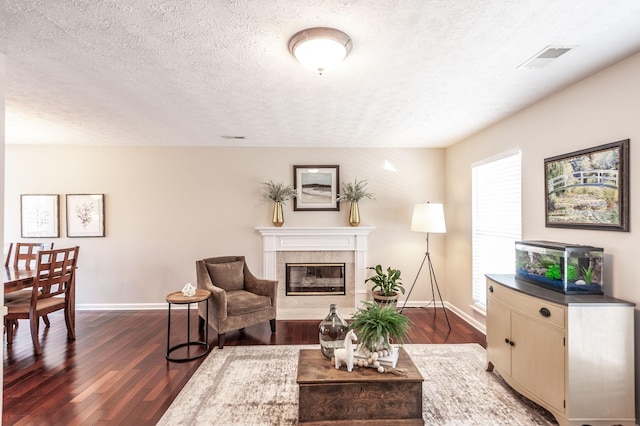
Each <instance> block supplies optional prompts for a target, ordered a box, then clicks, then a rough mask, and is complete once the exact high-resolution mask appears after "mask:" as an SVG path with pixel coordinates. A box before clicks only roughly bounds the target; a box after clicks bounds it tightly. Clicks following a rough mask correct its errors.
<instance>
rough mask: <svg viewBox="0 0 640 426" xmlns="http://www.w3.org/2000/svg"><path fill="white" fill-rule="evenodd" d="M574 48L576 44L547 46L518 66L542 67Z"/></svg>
mask: <svg viewBox="0 0 640 426" xmlns="http://www.w3.org/2000/svg"><path fill="white" fill-rule="evenodd" d="M574 48H575V46H547V47H545V48H544V49H542V50H541V51H540V52H538V53H536V54H535V55H533V56H532V57H531V58H529V59H527V60H526V61H525V62H524V63H522V64H521V65H519V66H518V68H542V67H544V66H545V65H547V64H548V63H550V62H552V61H554V60H556V59H558V58H559V57H560V56H562V55H564V54H565V53H567V52H568V51H570V50H572V49H574Z"/></svg>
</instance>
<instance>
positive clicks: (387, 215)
mask: <svg viewBox="0 0 640 426" xmlns="http://www.w3.org/2000/svg"><path fill="white" fill-rule="evenodd" d="M385 160H386V161H389V162H390V163H391V164H392V165H393V166H395V167H396V169H397V172H391V171H388V170H385V169H384V168H383V165H384V163H385ZM296 164H298V165H299V164H317V165H333V164H337V165H339V166H340V178H341V181H342V182H344V181H347V180H352V179H353V178H354V177H357V178H359V179H367V180H368V181H369V188H370V189H371V191H372V192H374V195H375V198H376V199H375V200H364V201H362V202H361V203H360V213H361V217H362V225H368V226H375V227H376V229H375V230H374V231H373V232H372V234H371V236H370V240H369V241H370V244H369V263H370V264H371V265H375V264H377V263H381V264H383V265H384V266H393V267H396V268H399V269H401V270H402V272H403V276H404V277H405V284H406V285H407V286H409V285H410V284H411V282H412V281H413V278H414V275H415V274H416V273H417V270H418V267H419V263H420V261H421V259H422V256H423V255H424V250H425V242H424V237H425V236H424V235H423V234H418V233H415V232H411V231H410V230H409V227H410V221H411V214H412V210H413V204H414V203H418V202H425V201H427V200H431V201H434V202H436V201H442V200H443V197H444V179H443V176H444V150H443V149H290V148H282V149H280V148H176V147H160V148H150V147H107V146H91V147H72V146H17V145H7V159H6V172H7V185H6V188H5V190H6V193H5V241H7V242H8V241H16V240H19V239H20V194H29V193H31V194H60V195H61V221H60V228H61V238H59V239H55V240H54V242H55V245H56V246H59V247H63V246H70V245H75V244H78V245H80V247H81V248H80V258H79V270H78V281H77V282H78V288H77V303H78V307H79V309H82V308H83V307H84V308H86V307H88V306H90V305H99V306H106V305H110V306H109V308H115V307H140V306H141V305H142V304H157V305H154V306H156V307H161V308H166V306H165V305H164V297H165V295H166V294H167V293H170V292H172V291H177V290H180V289H181V288H182V286H184V284H185V283H187V282H192V283H194V284H195V261H196V260H197V259H201V258H203V257H209V256H217V255H245V256H246V257H247V262H248V265H249V267H250V269H251V270H252V271H253V272H254V273H256V274H257V275H261V274H262V241H261V237H260V234H259V233H258V232H257V231H256V230H255V229H254V227H255V226H269V225H271V214H272V204H271V203H269V202H263V201H261V194H262V185H261V183H262V182H264V181H266V180H274V181H276V182H278V181H282V182H285V183H291V184H292V183H293V165H296ZM83 193H104V194H105V208H106V235H107V236H106V238H66V225H65V224H66V221H65V209H64V194H83ZM348 210H349V209H348V205H343V206H342V208H341V210H340V211H339V212H306V211H304V212H300V211H296V212H294V211H293V207H292V204H291V203H288V204H287V205H286V206H285V224H284V226H316V225H319V226H348V213H349V212H348ZM444 242H445V240H444V237H440V236H438V237H434V239H433V246H432V252H433V253H434V263H436V268H440V270H442V271H443V272H444V260H443V256H444ZM426 279H427V275H426V274H424V272H423V274H422V280H423V281H424V282H423V283H421V284H420V285H417V286H416V290H414V292H413V294H412V295H411V301H412V302H419V301H424V300H429V299H430V298H431V294H430V292H427V288H426ZM130 304H131V305H130ZM94 307H95V306H94ZM319 319H320V318H319Z"/></svg>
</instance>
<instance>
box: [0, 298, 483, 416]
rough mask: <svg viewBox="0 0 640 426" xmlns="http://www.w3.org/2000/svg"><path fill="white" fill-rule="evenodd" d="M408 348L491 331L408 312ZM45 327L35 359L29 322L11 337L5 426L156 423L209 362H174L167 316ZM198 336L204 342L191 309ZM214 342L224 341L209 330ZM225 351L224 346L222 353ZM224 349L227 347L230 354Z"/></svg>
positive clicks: (181, 328) (257, 334)
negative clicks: (71, 335) (69, 330)
mask: <svg viewBox="0 0 640 426" xmlns="http://www.w3.org/2000/svg"><path fill="white" fill-rule="evenodd" d="M404 313H405V314H406V315H407V316H409V318H410V319H411V321H412V322H413V326H412V328H411V333H410V336H409V337H410V342H409V343H479V344H481V345H483V346H486V340H485V336H484V334H482V333H481V332H479V331H477V330H476V329H474V328H473V327H471V326H470V325H469V324H467V323H466V322H465V321H463V320H462V319H461V318H459V317H458V316H457V315H455V314H454V313H452V312H450V311H448V315H449V320H450V322H451V326H452V330H451V332H449V331H448V329H447V324H446V321H445V319H444V315H443V313H442V310H440V309H438V311H437V315H434V310H433V308H408V309H405V310H404ZM172 317H173V318H172V328H171V331H172V333H171V334H172V341H171V344H175V343H178V342H179V341H184V339H185V338H186V325H187V324H186V323H187V321H186V311H176V310H173V311H172ZM49 318H50V320H51V327H50V328H48V329H45V328H44V327H42V328H41V330H40V338H41V342H42V351H43V353H42V355H41V356H39V357H34V355H33V347H32V344H31V335H30V332H29V326H28V323H27V322H26V321H21V322H20V326H19V328H18V330H17V333H16V336H15V338H14V342H13V344H12V345H11V346H10V347H8V346H7V345H6V335H5V336H4V342H3V344H4V345H5V351H4V377H3V384H4V391H3V392H4V393H3V413H2V424H4V425H80V424H82V425H95V424H117V425H154V424H156V422H157V421H158V420H159V419H160V417H162V415H163V413H164V412H165V411H166V409H167V408H168V407H169V405H170V404H171V402H172V401H173V400H174V399H175V397H176V396H177V395H178V393H179V392H180V390H181V389H182V387H183V386H184V385H185V383H186V382H187V381H188V380H189V378H190V377H191V375H192V374H193V372H194V371H195V370H196V369H197V368H198V366H199V365H200V363H201V362H202V360H203V359H204V358H200V359H199V360H196V361H191V362H186V363H175V362H167V361H166V359H165V351H166V345H167V312H166V311H162V310H159V311H136V312H124V311H115V312H95V311H91V312H87V311H80V312H77V319H76V337H77V339H76V340H75V341H74V342H67V339H66V327H65V325H64V319H63V316H62V313H61V312H58V313H54V314H51V315H50V316H49ZM318 324H319V321H278V322H277V333H276V334H275V335H272V334H271V331H270V328H269V323H268V322H265V323H264V324H260V325H256V326H252V327H248V328H246V329H245V330H244V333H241V332H239V331H238V332H232V333H228V334H227V338H226V344H225V346H236V345H290V344H291V345H293V344H317V343H318ZM191 326H192V330H193V332H192V333H191V338H192V339H193V340H196V339H198V337H199V336H198V332H197V328H198V327H197V313H195V312H194V310H192V322H191ZM209 340H210V342H211V344H212V345H215V344H216V343H217V334H216V333H215V332H213V331H210V336H209ZM212 350H216V351H217V350H219V349H217V346H216V347H215V349H212ZM223 350H224V349H223Z"/></svg>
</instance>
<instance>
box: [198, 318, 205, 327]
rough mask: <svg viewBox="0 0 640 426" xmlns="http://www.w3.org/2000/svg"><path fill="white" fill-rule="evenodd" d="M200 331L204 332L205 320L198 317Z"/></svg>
mask: <svg viewBox="0 0 640 426" xmlns="http://www.w3.org/2000/svg"><path fill="white" fill-rule="evenodd" d="M198 330H200V331H204V318H202V317H200V316H199V317H198Z"/></svg>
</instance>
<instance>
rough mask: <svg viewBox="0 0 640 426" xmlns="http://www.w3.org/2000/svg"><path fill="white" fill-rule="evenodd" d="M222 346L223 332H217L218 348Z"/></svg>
mask: <svg viewBox="0 0 640 426" xmlns="http://www.w3.org/2000/svg"><path fill="white" fill-rule="evenodd" d="M223 347H224V333H218V348H220V349H222V348H223Z"/></svg>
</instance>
